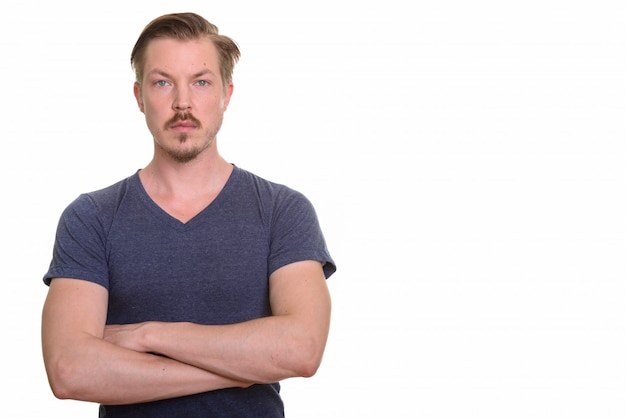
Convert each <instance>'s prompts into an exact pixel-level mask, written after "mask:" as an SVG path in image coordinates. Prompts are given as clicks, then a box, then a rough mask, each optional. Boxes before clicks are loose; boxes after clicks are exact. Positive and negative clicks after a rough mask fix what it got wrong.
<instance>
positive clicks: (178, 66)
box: [144, 38, 220, 75]
mask: <svg viewBox="0 0 626 418" xmlns="http://www.w3.org/2000/svg"><path fill="white" fill-rule="evenodd" d="M155 70H156V71H164V72H167V73H182V74H184V73H191V74H195V73H198V72H200V71H203V70H209V71H211V72H213V73H214V74H216V75H219V73H220V72H219V56H218V53H217V49H216V48H215V45H214V44H213V42H212V41H211V40H210V39H209V38H201V39H193V40H178V39H172V38H157V39H154V40H152V41H151V42H150V43H149V44H148V46H147V48H146V54H145V62H144V71H145V73H146V74H147V73H150V72H151V71H155Z"/></svg>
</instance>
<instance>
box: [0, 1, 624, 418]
mask: <svg viewBox="0 0 626 418" xmlns="http://www.w3.org/2000/svg"><path fill="white" fill-rule="evenodd" d="M137 4H138V2H131V1H126V2H118V1H108V2H97V3H94V2H82V3H81V2H75V1H65V0H61V1H51V2H44V1H40V2H33V1H27V0H26V1H25V0H6V1H4V3H3V6H1V12H0V16H1V17H0V54H1V56H2V59H1V64H0V76H1V79H0V82H1V84H0V86H1V87H0V92H1V93H0V94H1V96H0V97H1V100H0V110H1V111H0V118H1V119H0V122H1V124H0V126H1V128H0V129H1V130H2V136H1V139H0V140H1V141H2V142H1V143H2V164H1V166H0V167H1V168H0V169H1V170H2V171H1V173H0V174H1V175H0V179H1V180H0V181H1V182H2V184H1V190H2V208H3V216H2V219H1V222H2V225H1V228H2V229H1V231H2V253H1V256H0V257H2V258H1V260H2V265H3V266H4V280H3V281H2V282H3V287H2V292H1V293H0V309H1V312H0V318H1V321H2V323H1V328H0V329H1V330H2V333H3V337H2V349H1V350H2V352H1V353H2V355H1V356H0V361H1V364H0V366H1V367H0V370H2V372H1V373H0V381H1V382H2V387H3V395H2V410H3V411H11V412H10V413H9V414H8V415H7V416H11V417H29V418H30V417H37V416H59V417H60V416H62V417H86V416H92V417H95V416H96V415H97V407H96V406H95V405H93V404H87V403H81V402H75V401H60V400H57V399H55V398H54V397H53V396H52V394H51V392H50V390H49V387H48V385H47V381H46V376H45V373H44V368H43V363H42V360H41V349H40V335H39V333H40V314H41V307H42V303H43V300H44V298H45V294H46V290H47V288H46V287H45V286H44V284H43V283H42V280H41V277H42V276H43V274H44V272H45V271H46V269H47V266H48V263H49V261H50V256H51V251H52V244H53V238H54V230H55V228H56V222H57V220H58V217H59V215H60V213H61V211H62V209H63V208H64V207H65V206H66V205H67V204H68V203H69V202H70V201H71V200H73V199H74V198H75V197H76V196H77V195H78V193H80V192H84V191H90V190H94V189H97V188H100V187H103V186H107V185H109V184H111V183H113V182H114V181H117V180H119V179H121V178H123V177H126V176H128V175H130V174H132V173H133V172H134V171H135V170H136V169H138V168H140V167H143V166H144V165H145V164H146V163H147V162H148V160H149V159H150V157H151V151H152V145H151V138H150V137H149V136H148V132H147V129H146V128H145V125H144V120H143V117H142V115H141V114H140V113H139V111H138V110H137V109H136V106H135V103H134V99H133V96H132V82H133V74H132V71H131V69H130V65H129V62H128V57H129V54H130V50H131V48H132V46H133V44H134V41H135V40H136V38H137V36H138V35H139V32H140V31H141V29H142V28H143V26H144V25H145V24H146V23H148V21H150V20H151V19H152V18H154V17H156V16H158V15H160V14H162V13H166V12H173V11H195V12H198V13H200V14H202V15H204V16H205V17H206V18H207V19H209V20H210V21H212V22H214V23H216V24H217V25H218V26H219V27H220V30H221V31H222V32H223V33H224V34H227V35H229V36H231V37H233V38H234V39H235V40H236V41H237V42H238V44H239V45H240V47H241V50H242V54H243V55H242V59H241V62H240V63H239V65H238V66H237V68H236V70H235V94H234V97H233V99H232V102H231V106H230V108H229V110H228V112H227V115H226V120H225V124H224V128H223V130H222V132H221V134H220V138H219V145H220V149H221V151H222V154H223V155H224V156H225V157H226V158H227V159H228V160H229V161H231V162H234V163H235V164H237V165H239V166H241V167H243V168H246V169H248V170H250V171H253V172H255V173H257V174H259V175H262V176H264V177H266V178H268V179H271V180H274V181H278V182H282V183H286V184H288V185H290V186H292V187H293V188H296V189H299V190H301V191H302V192H304V193H305V194H306V195H307V196H308V197H309V198H310V199H311V200H312V201H313V203H314V205H315V206H316V208H317V210H318V215H319V217H320V220H321V222H322V226H323V229H324V231H325V233H326V237H327V240H328V245H329V248H330V250H331V252H332V254H333V255H334V257H335V259H336V261H337V264H338V267H339V269H338V272H337V273H336V274H335V276H333V277H332V278H331V279H330V280H329V286H330V289H331V292H332V295H333V301H334V316H333V323H332V331H331V335H330V340H329V343H328V347H327V351H326V355H325V358H324V363H323V365H322V368H321V369H320V370H319V372H318V374H317V375H316V376H315V377H313V378H311V379H292V380H288V381H286V382H284V391H283V394H284V397H285V402H286V410H287V415H288V417H292V418H296V417H316V418H317V417H360V418H363V417H388V416H394V417H481V418H483V417H499V418H500V417H524V418H528V417H602V418H608V417H621V418H623V417H624V416H626V356H625V353H626V325H625V321H626V304H625V295H626V277H625V273H626V268H625V267H626V266H625V262H624V261H625V258H624V253H625V250H626V217H625V213H626V199H625V197H624V196H625V195H624V186H625V184H626V183H625V182H626V164H625V158H626V145H625V142H624V141H625V138H626V136H625V134H626V125H625V121H626V119H625V117H624V114H625V111H626V101H625V100H626V99H625V98H626V58H625V57H626V53H625V51H626V6H625V5H626V3H624V2H620V1H617V0H615V1H603V0H594V1H565V0H562V1H558V0H542V1H534V0H531V1H525V2H521V1H520V2H511V1H507V2H504V1H495V0H494V1H487V0H479V1H462V0H444V1H429V2H422V1H416V2H411V1H400V0H387V1H376V2H373V1H356V0H355V1H349V2H342V1H338V0H337V1H328V0H322V1H317V2H287V1H282V2H281V1H264V2H257V1H252V0H251V1H247V2H239V1H230V2H226V1H222V2H210V1H178V2H171V1H150V2H143V3H141V5H137ZM3 415H5V413H3Z"/></svg>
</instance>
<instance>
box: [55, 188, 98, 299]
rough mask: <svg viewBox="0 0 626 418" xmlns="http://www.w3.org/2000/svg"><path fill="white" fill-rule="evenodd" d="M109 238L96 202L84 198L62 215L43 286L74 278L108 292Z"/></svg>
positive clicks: (85, 196)
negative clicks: (107, 256) (107, 259)
mask: <svg viewBox="0 0 626 418" xmlns="http://www.w3.org/2000/svg"><path fill="white" fill-rule="evenodd" d="M106 254H107V250H106V237H105V233H104V228H103V225H102V221H101V219H100V218H99V216H98V210H97V207H96V205H95V203H94V201H93V200H92V199H91V198H90V197H89V196H88V195H87V194H83V195H81V196H79V197H78V198H77V199H76V200H74V201H73V202H72V203H71V204H70V205H69V206H68V207H67V208H66V209H65V210H64V211H63V213H62V214H61V218H60V220H59V223H58V226H57V231H56V237H55V242H54V247H53V254H52V261H51V263H50V267H49V269H48V271H47V273H46V274H45V275H44V283H45V284H47V285H49V284H50V282H51V281H52V279H54V278H58V277H63V278H75V279H82V280H87V281H91V282H94V283H98V284H100V285H102V286H104V287H105V288H108V268H107V262H106Z"/></svg>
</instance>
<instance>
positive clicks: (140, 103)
mask: <svg viewBox="0 0 626 418" xmlns="http://www.w3.org/2000/svg"><path fill="white" fill-rule="evenodd" d="M133 94H134V95H135V100H137V106H139V110H140V111H141V113H143V100H142V99H141V86H140V85H139V83H138V82H136V81H135V84H134V85H133Z"/></svg>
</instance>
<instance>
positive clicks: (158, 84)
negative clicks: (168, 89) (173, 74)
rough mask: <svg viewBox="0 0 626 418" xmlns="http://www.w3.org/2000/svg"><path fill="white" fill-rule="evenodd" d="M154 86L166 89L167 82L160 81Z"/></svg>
mask: <svg viewBox="0 0 626 418" xmlns="http://www.w3.org/2000/svg"><path fill="white" fill-rule="evenodd" d="M154 84H155V85H156V86H159V87H165V86H167V81H165V80H158V81H156V82H155V83H154Z"/></svg>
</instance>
